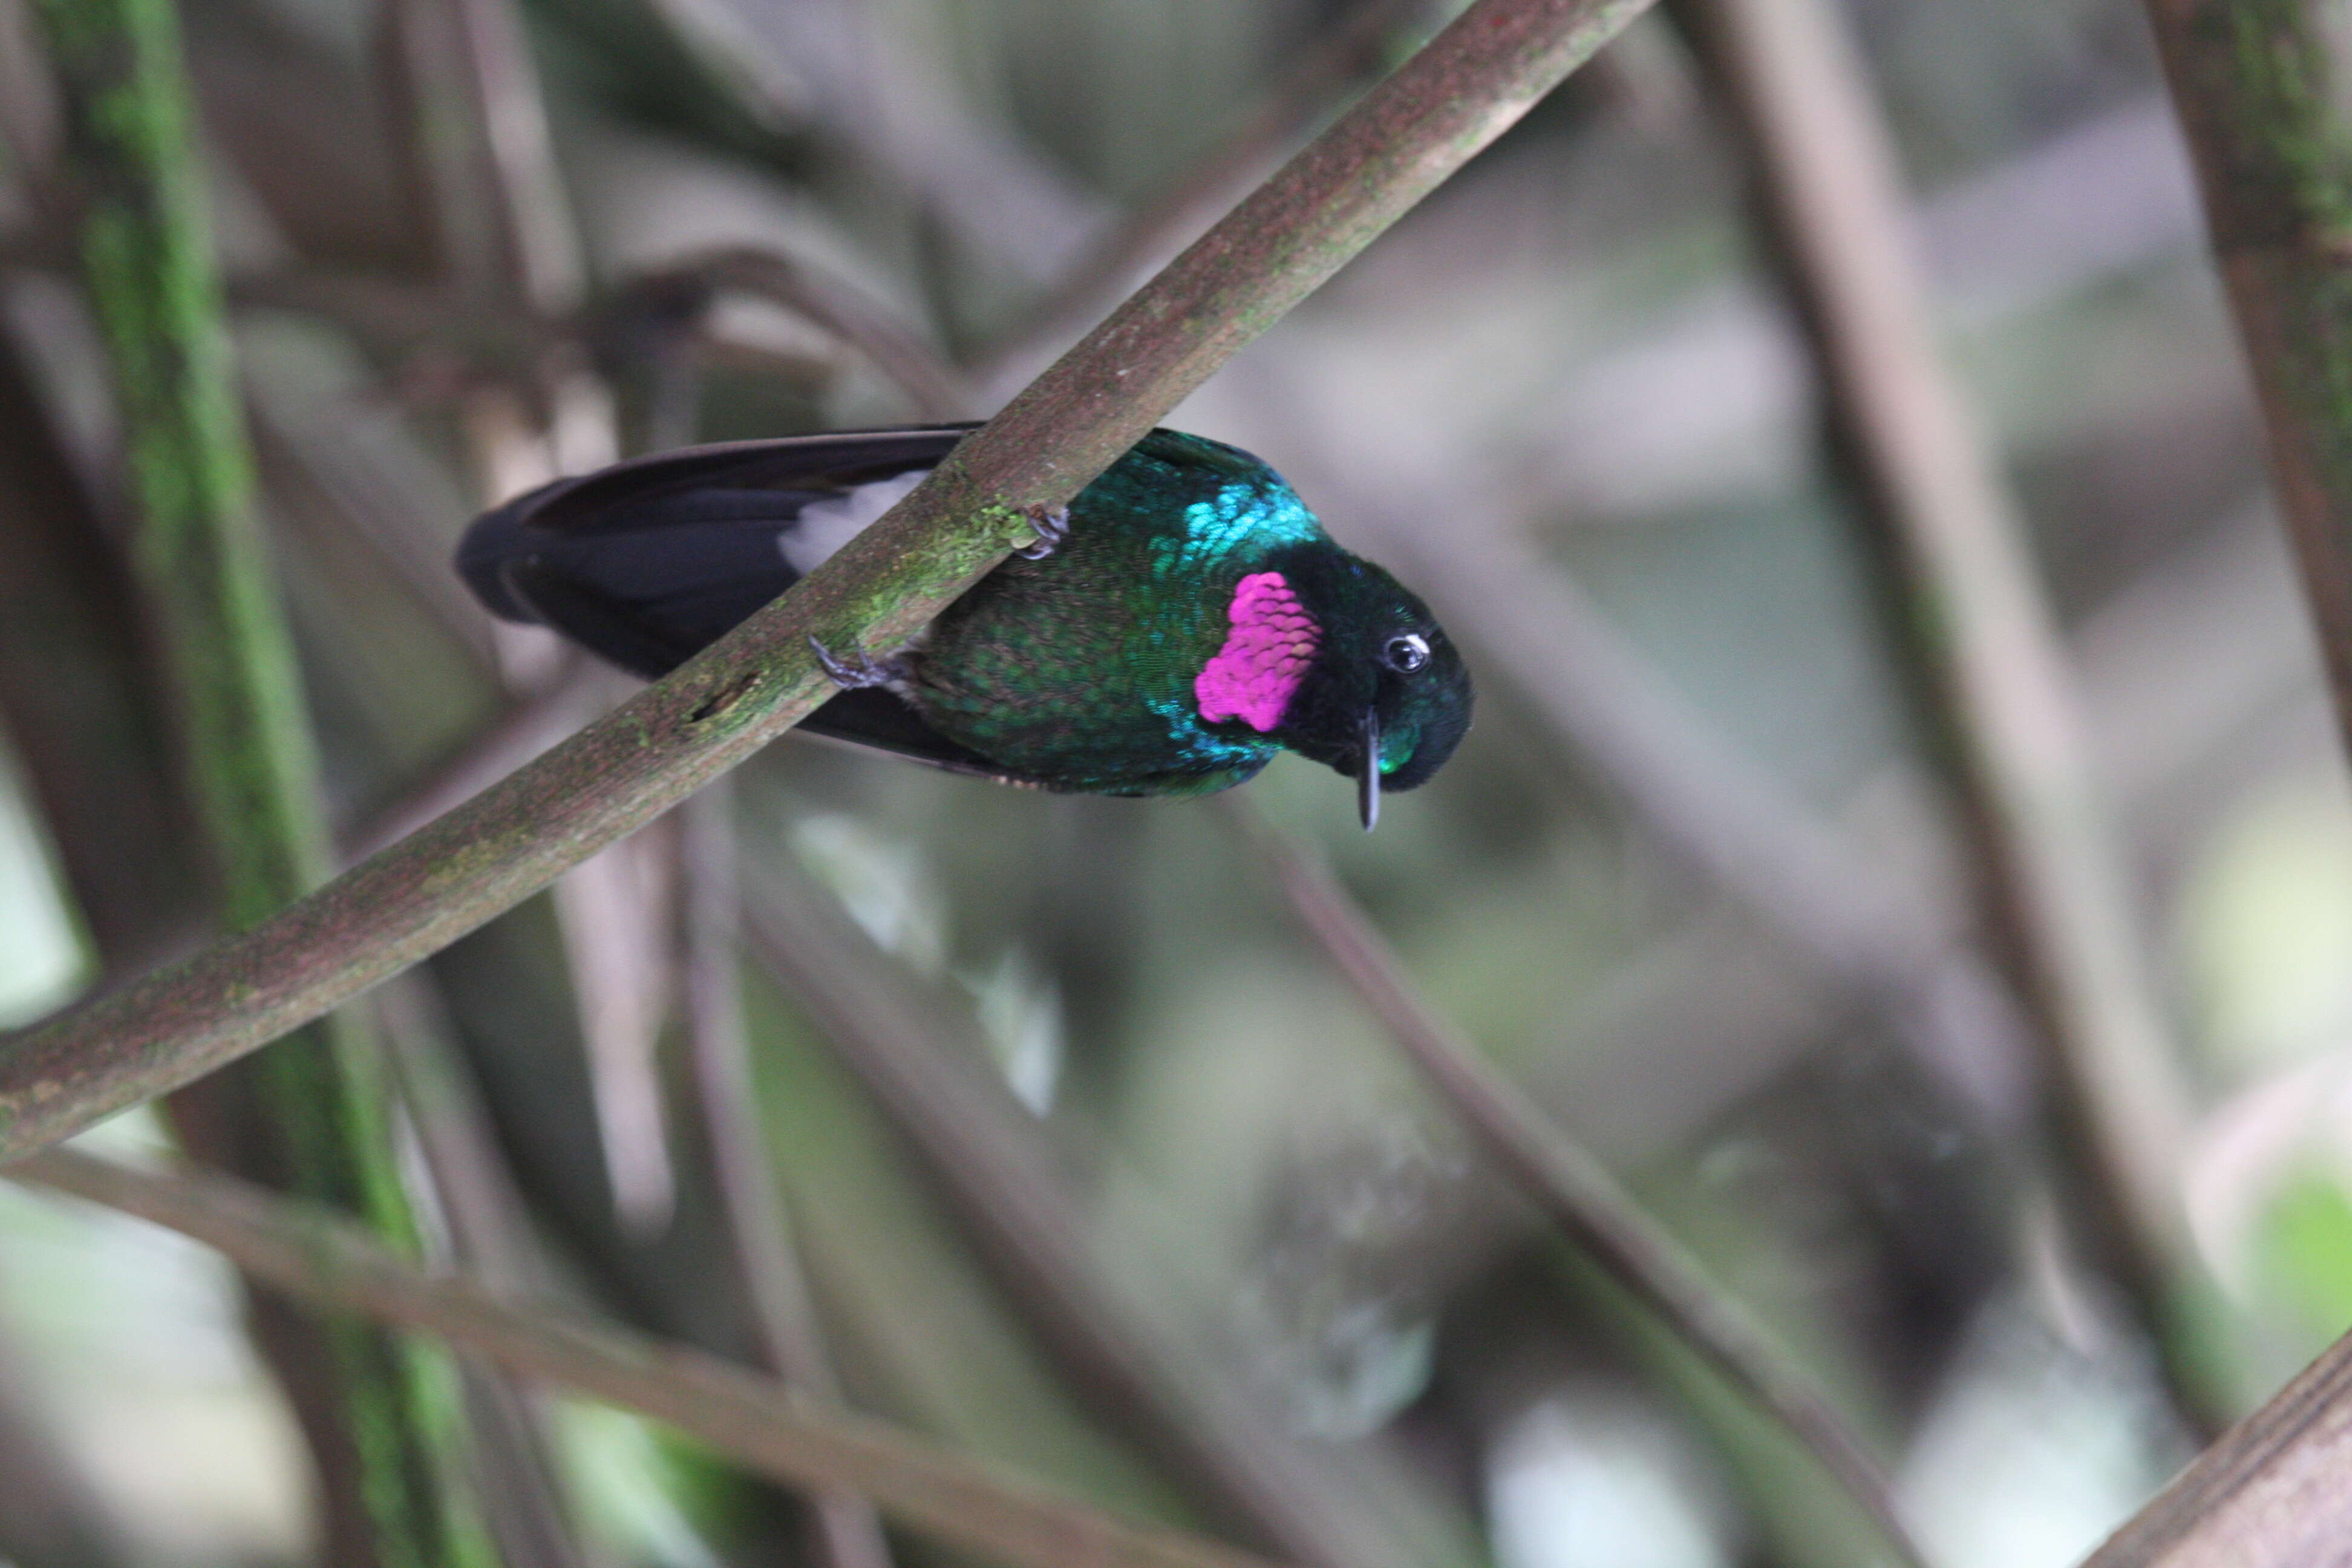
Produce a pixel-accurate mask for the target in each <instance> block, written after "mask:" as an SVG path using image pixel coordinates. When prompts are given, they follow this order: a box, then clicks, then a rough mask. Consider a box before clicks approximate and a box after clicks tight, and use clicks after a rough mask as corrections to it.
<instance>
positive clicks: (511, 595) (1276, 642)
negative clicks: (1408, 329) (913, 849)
mask: <svg viewBox="0 0 2352 1568" xmlns="http://www.w3.org/2000/svg"><path fill="white" fill-rule="evenodd" d="M972 428H974V426H969V425H957V426H921V427H913V428H906V429H893V430H857V431H841V432H833V433H828V434H824V435H815V436H792V437H780V438H776V439H771V440H761V441H737V442H730V443H727V444H723V445H719V446H708V447H688V448H684V449H682V450H678V451H674V452H665V453H660V454H657V455H656V456H652V457H646V458H635V459H632V460H630V461H627V462H623V463H618V464H615V465H614V466H612V467H610V468H603V469H600V470H598V471H597V472H595V473H592V474H587V475H584V476H581V477H578V478H573V479H558V480H556V481H554V482H553V483H551V484H548V485H544V486H541V488H539V489H535V490H531V491H530V492H529V493H527V494H525V495H522V496H520V497H518V498H517V499H515V500H511V501H509V502H508V503H507V504H506V505H504V506H502V507H499V508H498V509H497V510H493V511H490V512H488V513H486V514H485V515H484V516H482V517H481V518H479V519H478V520H477V521H475V522H474V524H473V525H472V526H471V527H470V528H469V529H467V532H466V536H465V539H464V541H463V542H462V543H461V544H460V545H459V546H458V549H457V571H458V573H459V574H461V575H462V576H463V577H464V579H465V580H466V582H467V584H468V585H469V586H470V587H471V588H472V589H473V591H474V593H475V595H477V596H478V598H479V599H480V600H481V601H482V603H483V604H484V605H486V606H487V607H488V609H489V610H490V611H491V612H492V613H493V614H495V615H498V616H501V617H503V618H505V619H508V620H511V621H522V622H536V623H538V624H541V625H543V626H551V627H553V628H554V629H555V630H556V631H558V632H561V633H562V634H563V635H564V636H565V637H570V638H572V640H573V641H575V642H577V643H580V644H582V645H583V646H584V647H587V648H588V649H589V650H590V651H592V652H593V653H595V654H597V655H598V656H600V657H601V658H604V659H605V660H607V661H609V662H610V663H613V664H615V665H617V666H619V667H620V668H623V669H625V670H627V671H629V672H630V673H631V674H634V675H638V676H642V677H644V678H646V679H649V680H650V679H659V678H660V677H662V676H663V675H666V674H667V673H668V672H669V671H670V670H671V669H673V668H677V666H678V665H680V664H682V663H684V662H685V661H686V660H687V659H688V658H691V657H692V656H693V655H694V654H696V653H698V652H699V651H700V650H701V649H702V648H704V647H708V646H709V644H710V643H712V642H714V641H716V640H717V639H718V638H719V637H722V636H724V635H725V634H726V633H727V632H729V631H730V630H731V629H732V628H733V627H734V626H736V625H737V624H739V623H740V622H741V621H742V620H743V619H745V618H746V617H747V616H750V615H751V613H752V612H753V611H755V610H757V609H759V608H760V606H761V605H765V604H766V603H768V602H769V601H770V600H771V599H773V598H774V597H776V596H777V595H779V594H782V593H783V592H784V591H785V590H786V589H787V588H790V587H791V586H792V585H793V584H794V583H795V582H797V581H799V580H800V579H801V578H802V577H803V576H804V575H806V574H808V573H810V572H811V571H814V569H815V568H816V566H817V563H820V562H822V561H824V559H825V558H826V557H827V556H829V555H831V554H832V553H833V552H835V551H836V550H838V549H840V548H841V547H842V545H844V544H845V543H846V542H848V541H849V540H850V539H852V538H854V537H855V536H856V533H857V532H858V531H859V530H861V529H863V528H865V527H866V525H867V524H869V523H871V522H873V521H875V520H876V519H877V518H879V517H880V516H881V515H882V514H883V513H884V512H886V511H887V510H889V509H890V508H891V507H892V506H893V505H895V504H897V502H898V500H900V499H902V498H903V497H904V496H905V495H906V494H907V493H908V491H909V490H911V489H914V488H915V486H916V485H917V484H918V483H919V482H920V481H921V479H922V478H923V476H924V475H926V474H928V473H929V472H930V471H931V469H932V468H935V467H936V466H938V464H939V463H940V460H941V459H943V458H945V457H946V456H947V455H948V452H949V451H950V449H951V448H952V447H954V446H955V444H956V442H957V441H959V440H960V439H961V438H962V437H963V436H964V435H965V433H966V432H968V431H969V430H971V429H972ZM1036 528H1037V535H1038V537H1037V539H1036V542H1034V544H1032V545H1030V546H1028V547H1026V548H1024V549H1023V550H1021V551H1017V552H1014V554H1013V556H1012V557H1010V558H1008V559H1007V560H1006V561H1005V562H1004V563H1003V564H1002V565H1000V566H999V567H997V568H996V569H995V570H994V571H993V572H992V573H990V574H988V575H987V576H986V577H984V578H982V580H981V581H980V582H979V583H978V584H975V585H974V586H973V587H972V588H971V589H970V590H969V591H968V592H966V593H965V594H964V595H963V596H962V597H961V598H960V599H958V600H957V601H956V602H955V603H954V604H952V605H950V606H949V607H948V608H947V609H946V610H945V611H944V612H943V613H941V614H940V616H938V618H937V619H935V620H934V621H933V622H932V623H931V624H930V626H929V627H927V628H926V629H925V630H924V631H923V632H922V633H921V634H920V635H919V636H918V637H916V638H915V639H914V640H913V641H911V642H909V643H908V644H907V645H906V646H905V647H901V648H898V649H896V650H894V651H892V652H890V653H889V654H888V655H887V656H886V657H882V658H867V657H866V656H863V655H854V656H850V657H836V656H835V654H833V653H832V652H831V651H830V650H828V649H826V648H825V647H824V646H823V645H822V644H817V645H816V647H815V651H816V654H817V657H818V658H819V659H820V661H821V662H822V663H823V664H824V668H825V670H826V672H827V673H828V674H830V675H831V676H832V677H833V679H834V680H835V683H836V684H838V685H839V686H840V687H841V690H840V691H839V692H838V693H837V694H835V696H834V697H833V698H832V699H831V700H828V701H826V702H825V703H824V706H822V707H820V708H819V709H818V710H816V711H815V712H814V714H812V715H810V716H809V717H808V718H807V719H806V720H804V721H803V722H802V724H801V726H800V727H801V728H802V729H803V730H808V731H814V732H816V733H818V734H821V735H826V736H831V737H833V738H835V739H838V740H845V741H850V742H857V743H860V744H863V745H866V746H870V747H875V748H878V749H879V750H882V751H885V752H895V753H897V754H898V755H900V756H904V757H909V758H912V759H914V760H916V761H918V762H922V763H930V764H932V765H934V766H938V767H942V768H948V769H951V770H953V771H955V772H957V773H970V774H973V775H977V776H979V777H982V778H988V779H993V780H996V781H998V782H1000V783H1004V784H1020V785H1027V786H1030V787H1033V788H1042V789H1048V790H1063V791H1078V792H1085V793H1090V794H1098V795H1205V794H1208V793H1210V792H1212V791H1214V790H1221V789H1225V788H1228V787H1230V786H1232V785H1234V784H1240V783H1241V782H1243V781H1244V780H1245V779H1247V778H1249V777H1251V776H1252V775H1253V774H1255V773H1257V771H1258V770H1259V769H1261V768H1263V767H1264V766H1265V764H1266V763H1268V762H1269V761H1271V760H1272V759H1273V758H1274V756H1275V755H1276V753H1277V752H1282V751H1291V752H1297V753H1298V754H1299V755H1301V756H1304V757H1308V758H1311V759H1313V760H1314V761H1316V762H1318V763H1323V764H1324V765H1326V766H1327V767H1329V768H1332V769H1334V770H1336V771H1337V772H1339V773H1342V774H1345V775H1347V776H1349V777H1352V778H1353V779H1355V780H1356V783H1357V799H1358V809H1359V813H1360V816H1361V819H1362V821H1363V824H1364V826H1365V827H1366V828H1368V829H1369V828H1370V827H1371V826H1372V825H1373V824H1374V822H1375V821H1377V820H1378V817H1379V813H1380V801H1381V794H1382V792H1383V791H1389V790H1407V789H1412V788H1414V787H1415V786H1417V785H1419V784H1423V783H1424V782H1426V781H1427V780H1428V779H1429V778H1430V776H1431V775H1432V774H1433V773H1436V772H1437V770H1438V769H1439V768H1440V767H1441V766H1443V765H1444V763H1445V760H1446V758H1448V757H1449V756H1451V755H1453V753H1454V746H1455V745H1456V744H1457V743H1458V742H1460V741H1461V739H1462V736H1463V733H1464V731H1466V730H1467V729H1468V728H1469V727H1470V708H1471V691H1470V676H1469V672H1468V670H1467V669H1466V668H1464V665H1463V662H1462V657H1461V655H1460V654H1459V653H1458V652H1457V651H1456V650H1455V648H1454V644H1453V643H1452V641H1451V640H1449V639H1448V638H1447V637H1446V635H1445V632H1444V628H1443V627H1441V626H1439V625H1438V624H1437V621H1436V618H1435V617H1434V616H1432V615H1431V614H1430V613H1429V607H1428V606H1427V605H1424V604H1423V603H1422V601H1421V600H1420V599H1419V598H1418V597H1416V596H1415V595H1413V594H1412V592H1411V591H1410V590H1408V589H1407V588H1405V587H1404V586H1403V585H1402V584H1399V583H1398V582H1397V580H1396V579H1395V578H1393V577H1391V575H1389V574H1388V573H1387V572H1385V571H1383V570H1381V568H1380V567H1378V566H1376V565H1374V564H1372V563H1370V562H1369V561H1365V560H1362V559H1360V558H1359V557H1357V556H1355V555H1352V554H1350V553H1349V552H1347V551H1346V550H1343V549H1341V548H1340V547H1339V544H1338V543H1336V542H1333V540H1332V539H1331V537H1330V536H1329V535H1328V534H1327V533H1325V532H1324V531H1323V527H1322V524H1321V523H1320V522H1318V521H1317V520H1316V517H1315V514H1314V513H1313V512H1311V511H1309V510H1307V506H1306V504H1305V503H1304V502H1303V501H1301V500H1299V499H1298V496H1297V492H1296V491H1294V490H1293V489H1291V487H1290V485H1289V484H1288V482H1287V481H1286V480H1285V479H1283V478H1282V476H1281V475H1280V474H1278V473H1276V472H1275V470H1274V469H1273V468H1270V467H1268V466H1267V465H1266V464H1265V462H1263V461H1261V460H1260V459H1259V458H1255V457H1253V456H1252V455H1250V454H1249V453H1247V452H1244V451H1242V450H1240V449H1239V448H1237V447H1228V446H1226V445H1224V444H1223V443H1222V442H1218V441H1212V440H1208V439H1206V438H1204V437H1199V436H1191V435H1186V434H1184V433H1182V432H1181V431H1176V430H1166V429H1160V430H1154V431H1152V432H1151V433H1150V435H1148V436H1146V437H1144V438H1143V439H1142V440H1141V441H1139V442H1138V443H1137V444H1136V445H1135V447H1133V448H1131V449H1130V450H1129V452H1128V453H1127V454H1126V455H1125V456H1124V457H1122V458H1120V459H1119V460H1118V462H1117V463H1115V464H1113V465H1112V466H1111V467H1110V468H1109V469H1108V471H1106V472H1105V473H1104V474H1103V475H1102V476H1101V477H1100V478H1099V479H1096V480H1095V481H1094V482H1093V483H1092V484H1090V485H1088V486H1087V488H1086V489H1084V490H1082V491H1081V492H1079V494H1078V496H1077V497H1076V499H1075V500H1072V501H1071V502H1070V504H1069V506H1068V507H1067V508H1066V509H1065V510H1062V511H1059V512H1056V513H1054V514H1052V515H1050V516H1047V517H1045V518H1043V519H1042V520H1041V521H1038V523H1037V524H1036ZM811 641H812V643H814V642H815V639H814V638H812V639H811Z"/></svg>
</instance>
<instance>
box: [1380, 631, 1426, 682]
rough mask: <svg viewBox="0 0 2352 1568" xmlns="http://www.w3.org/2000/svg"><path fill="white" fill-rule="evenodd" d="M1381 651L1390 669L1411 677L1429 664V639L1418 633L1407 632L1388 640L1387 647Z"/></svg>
mask: <svg viewBox="0 0 2352 1568" xmlns="http://www.w3.org/2000/svg"><path fill="white" fill-rule="evenodd" d="M1381 651H1382V653H1383V655H1384V656H1385V657H1386V658H1387V659H1388V664H1389V668H1391V669H1394V670H1399V671H1402V673H1404V674H1406V675H1411V674H1412V672H1413V671H1414V670H1416V669H1419V668H1421V667H1422V666H1423V665H1424V664H1427V663H1428V662H1429V639H1428V638H1426V637H1423V636H1421V634H1420V633H1418V632H1407V633H1405V634H1404V635H1403V636H1402V637H1391V638H1389V646H1388V647H1386V648H1384V649H1382V650H1381Z"/></svg>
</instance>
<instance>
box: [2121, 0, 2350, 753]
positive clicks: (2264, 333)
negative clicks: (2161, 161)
mask: <svg viewBox="0 0 2352 1568" xmlns="http://www.w3.org/2000/svg"><path fill="white" fill-rule="evenodd" d="M2147 14H2148V19H2149V21H2150V22H2151V23H2152V24H2153V25H2154V27H2155V31H2156V42H2157V48H2158V53H2159V54H2160V55H2161V56H2162V57H2163V60H2164V69H2165V75H2166V77H2167V79H2168V81H2169V83H2170V85H2171V89H2172V100H2173V104H2174V107H2175V109H2176V110H2178V112H2179V117H2180V124H2181V129H2182V130H2183V131H2184V132H2186V133H2187V136H2188V140H2189V152H2190V153H2191V154H2192V155H2193V157H2194V159H2195V162H2196V164H2197V174H2198V181H2199V184H2200V187H2201V188H2202V191H2203V194H2204V198H2205V222H2206V226H2207V229H2208V231H2209V232H2210V235H2211V237H2212V242H2213V253H2214V258H2215V259H2216V260H2217V261H2218V262H2219V264H2220V267H2221V280H2222V282H2223V283H2224V284H2225V285H2226V286H2227V287H2228V289H2229V294H2230V304H2231V309H2232V310H2234V311H2235V312H2236V314H2237V318H2238V334H2239V336H2240V337H2241V338H2242V340H2243V341H2244V343H2245V349H2246V359H2247V363H2249V365H2250V366H2251V367H2252V371H2253V377H2254V385H2255V388H2256V390H2257V391H2259V392H2260V393H2261V395H2262V405H2263V423H2264V425H2265V426H2266V427H2267V430H2268V432H2269V437H2270V461H2271V471H2272V475H2273V479H2274V480H2275V483H2276V488H2277V491H2278V500H2279V507H2280V510H2282V511H2283V512H2284V514H2285V517H2286V521H2287V527H2288V531H2289V532H2290V533H2291V534H2292V535H2293V536H2294V544H2295V549H2296V551H2297V552H2298V553H2299V554H2300V556H2301V558H2302V562H2303V580H2304V588H2305V593H2306V595H2308V597H2309V599H2310V602H2311V609H2312V616H2313V618H2314V619H2315V621H2316V622H2317V623H2318V629H2319V643H2320V651H2321V654H2322V656H2323V658H2324V660H2325V662H2326V668H2327V676H2328V685H2329V689H2330V690H2331V691H2332V693H2333V694H2334V697H2335V700H2336V721H2337V723H2338V724H2339V725H2340V726H2341V727H2342V729H2343V730H2344V732H2345V734H2346V736H2347V741H2352V535H2347V520H2352V405H2347V402H2346V399H2345V388H2346V387H2347V386H2352V287H2347V283H2352V252H2347V248H2346V247H2345V243H2344V238H2345V217H2344V215H2345V212H2346V208H2347V204H2352V163H2347V160H2346V158H2345V155H2344V148H2345V146H2346V144H2347V135H2352V120H2347V111H2346V106H2345V100H2344V97H2343V89H2344V83H2345V64H2344V59H2343V56H2342V52H2341V51H2342V38H2341V37H2340V35H2339V34H2338V33H2337V31H2336V29H2337V27H2338V26H2339V18H2338V17H2337V16H2336V15H2335V14H2334V10H2333V8H2332V7H2329V6H2325V5H2312V4H2308V3H2306V0H2240V3H2233V4H2220V3H2217V0H2148V3H2147Z"/></svg>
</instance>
